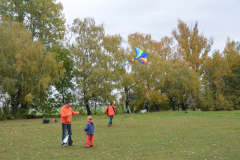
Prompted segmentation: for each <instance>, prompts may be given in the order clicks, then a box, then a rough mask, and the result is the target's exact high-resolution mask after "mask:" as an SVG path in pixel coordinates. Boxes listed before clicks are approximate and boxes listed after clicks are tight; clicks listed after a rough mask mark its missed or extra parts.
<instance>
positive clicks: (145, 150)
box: [0, 111, 240, 160]
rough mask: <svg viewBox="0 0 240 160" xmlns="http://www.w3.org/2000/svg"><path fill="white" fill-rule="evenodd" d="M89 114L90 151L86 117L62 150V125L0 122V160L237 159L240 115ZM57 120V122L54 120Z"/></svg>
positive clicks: (80, 119)
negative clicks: (91, 128)
mask: <svg viewBox="0 0 240 160" xmlns="http://www.w3.org/2000/svg"><path fill="white" fill-rule="evenodd" d="M108 120H109V118H108V117H107V116H103V115H98V116H93V122H94V125H95V134H94V147H93V148H87V149H85V148H84V146H85V137H86V135H85V132H84V131H83V130H84V128H85V126H86V123H87V116H75V118H74V119H73V122H72V127H73V141H74V143H75V145H76V146H70V147H69V146H68V147H62V146H61V134H62V131H61V129H62V128H61V122H58V123H50V124H43V123H42V119H32V120H9V121H0V126H1V130H0V142H1V143H0V159H6V160H9V159H15V160H17V159H39V160H40V159H42V160H49V159H58V160H60V159H68V160H69V159H124V160H126V159H128V160H130V159H184V160H186V159H193V160H195V159H204V160H205V159H208V160H210V159H228V160H230V159H231V160H232V159H240V152H239V150H240V112H239V111H229V112H227V111H222V112H190V113H187V114H185V113H183V112H158V113H147V114H130V115H126V114H119V115H116V116H114V118H113V126H112V127H107V123H108ZM59 121H60V119H59Z"/></svg>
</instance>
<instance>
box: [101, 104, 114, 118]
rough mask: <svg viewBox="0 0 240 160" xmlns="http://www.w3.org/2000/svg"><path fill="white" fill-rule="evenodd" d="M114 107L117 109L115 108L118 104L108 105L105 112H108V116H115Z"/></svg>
mask: <svg viewBox="0 0 240 160" xmlns="http://www.w3.org/2000/svg"><path fill="white" fill-rule="evenodd" d="M113 108H114V110H115V109H116V108H117V106H114V105H110V106H108V107H107V108H106V109H105V111H104V114H106V113H107V112H108V116H113V115H115V112H114V110H113Z"/></svg>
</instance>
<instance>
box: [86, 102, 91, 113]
mask: <svg viewBox="0 0 240 160" xmlns="http://www.w3.org/2000/svg"><path fill="white" fill-rule="evenodd" d="M86 109H87V114H88V115H91V110H90V107H89V105H88V103H87V104H86Z"/></svg>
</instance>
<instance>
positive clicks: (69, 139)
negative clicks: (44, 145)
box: [62, 123, 73, 145]
mask: <svg viewBox="0 0 240 160" xmlns="http://www.w3.org/2000/svg"><path fill="white" fill-rule="evenodd" d="M66 130H68V135H69V137H68V144H69V145H72V144H73V141H72V124H65V123H62V141H63V139H64V138H65V137H66ZM64 144H66V143H63V144H62V145H64Z"/></svg>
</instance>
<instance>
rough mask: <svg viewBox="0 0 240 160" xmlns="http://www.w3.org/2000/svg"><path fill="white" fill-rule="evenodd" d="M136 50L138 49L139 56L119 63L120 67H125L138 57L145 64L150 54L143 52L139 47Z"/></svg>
mask: <svg viewBox="0 0 240 160" xmlns="http://www.w3.org/2000/svg"><path fill="white" fill-rule="evenodd" d="M135 50H136V53H137V56H136V57H135V58H134V59H131V60H129V61H127V62H125V63H123V64H120V65H119V66H120V67H123V66H125V65H127V64H128V63H130V62H132V61H134V60H136V59H138V60H140V61H141V63H142V64H145V63H146V62H147V58H148V54H147V53H146V52H143V51H142V50H141V49H139V48H137V47H135Z"/></svg>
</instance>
